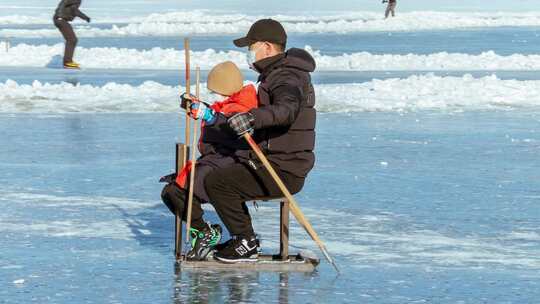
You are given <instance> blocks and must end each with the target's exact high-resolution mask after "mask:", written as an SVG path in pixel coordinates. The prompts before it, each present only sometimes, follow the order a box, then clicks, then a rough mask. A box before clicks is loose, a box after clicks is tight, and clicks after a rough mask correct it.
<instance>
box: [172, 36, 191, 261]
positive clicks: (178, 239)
mask: <svg viewBox="0 0 540 304" xmlns="http://www.w3.org/2000/svg"><path fill="white" fill-rule="evenodd" d="M184 54H185V56H184V58H185V80H186V83H185V85H186V93H187V94H188V96H189V94H190V89H191V68H190V56H189V55H190V54H189V38H184ZM184 126H185V143H184V153H182V158H183V159H182V161H181V163H182V164H184V165H185V164H186V162H187V154H188V153H187V152H186V151H189V149H187V147H188V145H189V135H190V133H191V130H190V119H189V116H188V111H187V110H186V118H185V124H184ZM180 170H182V168H179V171H180ZM175 215H176V216H175V218H174V227H175V231H174V232H175V233H174V255H175V257H176V260H180V258H181V257H182V249H181V248H182V247H181V246H182V217H181V216H180V212H179V210H176V214H175Z"/></svg>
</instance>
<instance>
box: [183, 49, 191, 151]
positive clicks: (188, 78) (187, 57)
mask: <svg viewBox="0 0 540 304" xmlns="http://www.w3.org/2000/svg"><path fill="white" fill-rule="evenodd" d="M184 54H185V61H186V94H187V95H188V96H189V95H190V94H191V62H190V53H189V38H184ZM188 109H189V105H188ZM190 124H191V120H190V119H189V116H188V110H187V109H186V133H185V138H186V145H189V136H190V134H191V130H190V129H191V126H190Z"/></svg>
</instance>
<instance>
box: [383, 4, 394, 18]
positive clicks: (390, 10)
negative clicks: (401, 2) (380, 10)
mask: <svg viewBox="0 0 540 304" xmlns="http://www.w3.org/2000/svg"><path fill="white" fill-rule="evenodd" d="M382 3H388V6H386V11H385V12H384V18H385V19H387V18H388V17H389V16H390V13H391V14H392V17H395V16H396V5H397V0H383V2H382Z"/></svg>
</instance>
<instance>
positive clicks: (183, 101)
mask: <svg viewBox="0 0 540 304" xmlns="http://www.w3.org/2000/svg"><path fill="white" fill-rule="evenodd" d="M194 102H199V100H197V97H195V96H194V95H191V94H189V95H188V94H187V93H183V94H182V95H180V108H182V109H184V110H186V111H187V109H188V107H189V106H190V105H191V104H192V103H194Z"/></svg>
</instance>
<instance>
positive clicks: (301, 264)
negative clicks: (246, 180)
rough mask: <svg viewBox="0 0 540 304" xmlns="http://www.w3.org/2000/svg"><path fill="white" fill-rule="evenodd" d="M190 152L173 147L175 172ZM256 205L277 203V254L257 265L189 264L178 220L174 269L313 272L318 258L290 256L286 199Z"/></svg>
mask: <svg viewBox="0 0 540 304" xmlns="http://www.w3.org/2000/svg"><path fill="white" fill-rule="evenodd" d="M188 152H189V149H188V147H187V146H186V145H185V144H182V143H177V144H176V168H177V172H178V170H179V169H181V168H182V167H183V164H184V162H185V160H186V156H187V155H188ZM255 201H274V202H275V201H278V202H279V210H280V211H279V212H280V224H279V227H280V228H279V235H280V237H279V253H278V254H274V255H271V254H261V255H259V260H258V261H257V262H247V263H235V264H226V263H220V262H217V261H215V260H213V259H212V258H210V259H209V260H208V261H189V260H186V258H185V254H182V244H183V240H182V222H181V221H180V217H177V220H176V221H175V256H176V263H177V266H179V267H181V268H182V269H183V270H187V269H190V270H202V269H205V270H209V269H211V270H227V269H235V270H254V271H294V272H312V271H314V270H315V268H316V267H317V266H318V265H319V262H320V260H319V258H318V257H316V256H315V255H314V254H312V253H307V252H300V253H297V254H292V255H291V254H290V253H289V201H288V200H287V199H286V198H271V197H261V198H257V199H255Z"/></svg>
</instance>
